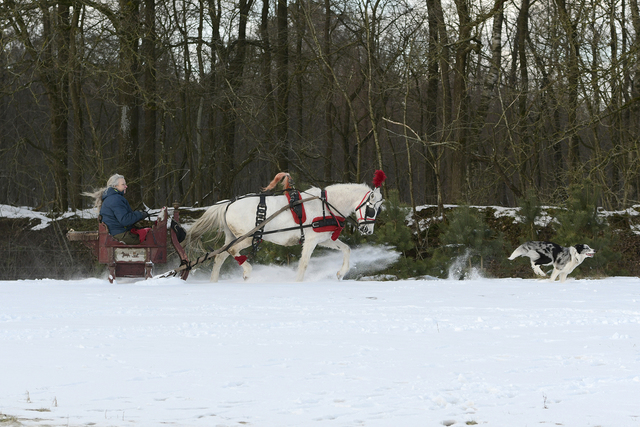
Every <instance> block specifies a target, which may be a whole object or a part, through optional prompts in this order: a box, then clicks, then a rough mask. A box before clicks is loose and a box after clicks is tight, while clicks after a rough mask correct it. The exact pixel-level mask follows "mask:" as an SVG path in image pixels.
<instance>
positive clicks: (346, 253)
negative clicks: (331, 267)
mask: <svg viewBox="0 0 640 427" xmlns="http://www.w3.org/2000/svg"><path fill="white" fill-rule="evenodd" d="M318 245H320V246H324V247H325V248H331V249H338V250H340V251H342V255H343V258H342V268H340V270H339V271H338V273H337V276H338V279H342V278H343V277H344V276H346V274H347V273H348V272H349V258H350V257H351V248H350V247H349V246H348V245H347V244H346V243H343V242H341V241H340V240H326V241H324V242H321V243H318Z"/></svg>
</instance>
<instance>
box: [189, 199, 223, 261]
mask: <svg viewBox="0 0 640 427" xmlns="http://www.w3.org/2000/svg"><path fill="white" fill-rule="evenodd" d="M230 203H231V202H230V201H225V202H222V203H216V204H215V205H213V206H211V207H210V208H209V209H207V210H206V211H205V213H204V214H203V215H202V216H201V217H200V218H198V220H196V222H194V223H193V224H192V225H191V227H189V230H188V231H187V237H186V239H185V244H184V246H185V247H186V248H190V249H192V250H193V249H196V250H198V249H202V243H201V242H200V238H201V237H202V236H203V235H204V234H206V233H210V232H217V233H218V235H220V234H222V233H223V232H224V231H225V230H226V229H227V221H226V220H225V213H226V212H227V206H229V204H230Z"/></svg>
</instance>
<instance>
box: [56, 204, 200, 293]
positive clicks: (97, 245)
mask: <svg viewBox="0 0 640 427" xmlns="http://www.w3.org/2000/svg"><path fill="white" fill-rule="evenodd" d="M168 219H169V218H168V213H167V210H166V208H164V209H162V211H161V212H160V214H159V215H158V220H157V221H156V223H155V224H154V225H153V227H152V228H151V230H149V232H148V233H147V236H146V239H145V240H144V241H143V242H142V243H140V244H139V245H127V244H125V243H122V242H120V241H118V240H116V239H114V238H113V237H112V236H111V235H110V234H109V230H108V228H107V226H106V225H105V224H104V223H102V222H100V223H99V224H98V231H73V230H71V231H69V232H68V233H67V238H68V239H69V240H70V241H79V242H82V243H83V244H84V245H85V246H87V247H88V248H90V249H91V250H92V251H93V253H94V255H95V256H96V257H97V258H98V262H99V263H100V264H106V265H107V268H108V269H109V282H110V283H113V281H114V280H115V279H116V278H117V277H144V278H145V279H148V278H150V277H152V272H153V266H154V264H164V263H166V262H167V234H170V236H171V237H170V239H171V243H172V244H173V247H174V248H175V251H176V253H177V254H178V256H180V259H181V260H182V261H183V262H188V258H187V254H186V252H185V250H184V249H183V248H182V246H181V245H180V242H179V241H178V236H177V235H176V231H175V230H174V228H173V227H171V228H170V232H169V233H167V221H168ZM178 219H179V214H178V207H177V206H176V205H174V210H173V221H175V222H176V223H178ZM180 273H181V274H180V277H181V278H182V279H183V280H186V279H187V276H188V275H189V270H188V269H186V270H183V271H181V272H180Z"/></svg>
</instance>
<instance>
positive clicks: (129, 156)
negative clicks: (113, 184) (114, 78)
mask: <svg viewBox="0 0 640 427" xmlns="http://www.w3.org/2000/svg"><path fill="white" fill-rule="evenodd" d="M139 9H140V3H139V0H120V13H121V15H122V29H121V34H120V52H119V53H120V72H121V73H122V76H121V78H120V93H119V104H120V105H119V110H120V117H119V119H120V128H119V133H118V145H119V153H118V167H119V171H113V173H116V172H118V173H120V174H122V175H124V176H125V179H126V180H127V184H128V185H129V189H128V190H127V198H128V199H129V203H130V204H131V205H132V206H133V207H134V209H135V207H136V206H137V205H139V204H140V202H141V201H142V194H141V191H140V188H141V187H140V184H141V183H140V157H139V153H138V122H139V116H138V96H139V94H138V92H137V80H138V71H139V60H138V37H139V35H140V34H139V31H138V30H139V26H138V25H139V21H138V16H139Z"/></svg>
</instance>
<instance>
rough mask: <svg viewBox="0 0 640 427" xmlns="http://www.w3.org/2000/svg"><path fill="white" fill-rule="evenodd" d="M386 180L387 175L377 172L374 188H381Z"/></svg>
mask: <svg viewBox="0 0 640 427" xmlns="http://www.w3.org/2000/svg"><path fill="white" fill-rule="evenodd" d="M385 179H387V175H385V174H384V172H383V171H381V170H377V171H376V173H375V175H373V186H374V187H376V188H377V187H380V186H381V185H382V183H383V182H384V180H385Z"/></svg>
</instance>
